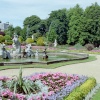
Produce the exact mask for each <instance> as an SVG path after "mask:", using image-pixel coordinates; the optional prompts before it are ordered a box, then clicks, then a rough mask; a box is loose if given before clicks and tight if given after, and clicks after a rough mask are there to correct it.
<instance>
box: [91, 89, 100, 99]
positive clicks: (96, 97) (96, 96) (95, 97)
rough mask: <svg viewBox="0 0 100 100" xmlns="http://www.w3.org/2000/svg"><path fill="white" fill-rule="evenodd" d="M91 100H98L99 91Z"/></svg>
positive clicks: (99, 96) (99, 97)
mask: <svg viewBox="0 0 100 100" xmlns="http://www.w3.org/2000/svg"><path fill="white" fill-rule="evenodd" d="M92 100H100V89H99V90H98V92H97V93H96V94H95V95H94V96H93V99H92Z"/></svg>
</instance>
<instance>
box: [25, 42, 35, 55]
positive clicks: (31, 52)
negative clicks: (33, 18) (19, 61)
mask: <svg viewBox="0 0 100 100" xmlns="http://www.w3.org/2000/svg"><path fill="white" fill-rule="evenodd" d="M31 48H32V46H31V44H28V45H26V49H25V52H26V55H27V57H32V56H34V53H33V51H32V49H31Z"/></svg>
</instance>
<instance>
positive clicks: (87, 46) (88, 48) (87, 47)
mask: <svg viewBox="0 0 100 100" xmlns="http://www.w3.org/2000/svg"><path fill="white" fill-rule="evenodd" d="M85 47H86V49H87V50H88V51H91V50H93V49H94V45H93V44H86V45H85Z"/></svg>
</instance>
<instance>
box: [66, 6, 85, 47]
mask: <svg viewBox="0 0 100 100" xmlns="http://www.w3.org/2000/svg"><path fill="white" fill-rule="evenodd" d="M82 19H83V9H82V8H81V7H80V6H79V5H78V4H77V5H76V6H75V7H74V8H71V9H69V11H68V20H69V24H68V27H69V29H68V40H67V42H68V44H72V45H74V44H76V43H78V42H81V43H82V44H83V43H84V42H83V41H82V39H81V37H80V34H81V33H82V26H83V25H82V23H83V22H82ZM80 40H81V41H80Z"/></svg>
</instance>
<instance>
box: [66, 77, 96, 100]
mask: <svg viewBox="0 0 100 100" xmlns="http://www.w3.org/2000/svg"><path fill="white" fill-rule="evenodd" d="M95 85H96V80H95V79H94V78H89V79H88V80H87V81H86V82H85V83H83V84H82V85H81V86H80V87H77V88H76V89H75V90H74V91H73V92H72V93H70V95H69V96H68V97H67V98H65V99H64V100H83V98H85V96H86V95H87V94H88V92H89V91H91V90H92V88H93V87H94V86H95Z"/></svg>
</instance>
